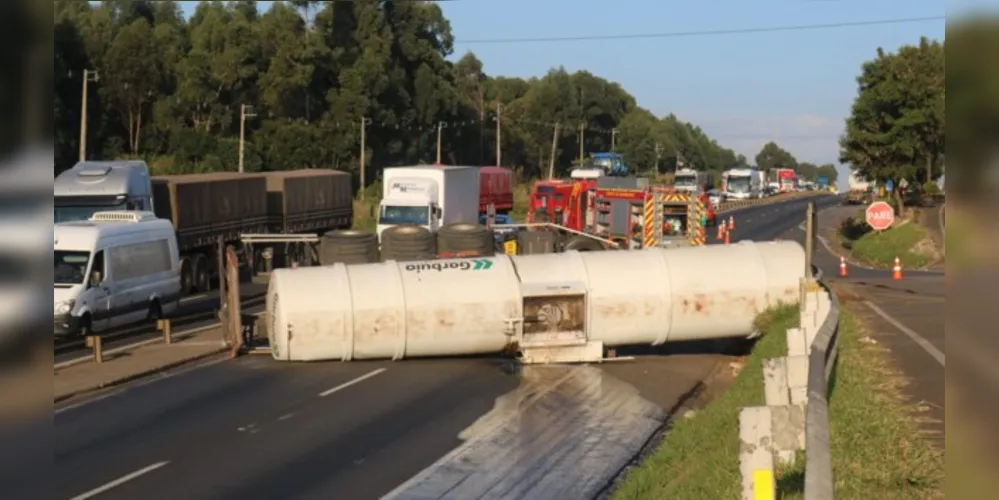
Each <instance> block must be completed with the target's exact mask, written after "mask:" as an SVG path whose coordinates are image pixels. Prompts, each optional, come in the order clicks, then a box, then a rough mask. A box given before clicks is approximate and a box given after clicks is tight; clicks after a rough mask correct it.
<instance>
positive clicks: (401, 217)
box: [378, 205, 430, 226]
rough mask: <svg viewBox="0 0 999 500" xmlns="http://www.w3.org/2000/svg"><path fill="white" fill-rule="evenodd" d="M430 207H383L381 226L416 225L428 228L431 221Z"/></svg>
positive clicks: (380, 218)
mask: <svg viewBox="0 0 999 500" xmlns="http://www.w3.org/2000/svg"><path fill="white" fill-rule="evenodd" d="M429 215H430V208H429V207H425V206H424V207H406V206H396V205H386V206H382V213H381V217H379V218H378V223H379V224H416V225H419V226H426V225H427V224H429V223H430V222H429V220H430V217H429Z"/></svg>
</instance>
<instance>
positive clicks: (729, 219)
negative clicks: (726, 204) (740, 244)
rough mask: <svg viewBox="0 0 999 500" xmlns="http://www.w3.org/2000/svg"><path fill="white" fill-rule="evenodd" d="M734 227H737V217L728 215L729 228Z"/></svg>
mask: <svg viewBox="0 0 999 500" xmlns="http://www.w3.org/2000/svg"><path fill="white" fill-rule="evenodd" d="M733 229H735V217H734V216H731V215H729V216H728V230H729V231H731V230H733Z"/></svg>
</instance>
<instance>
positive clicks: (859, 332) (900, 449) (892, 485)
mask: <svg viewBox="0 0 999 500" xmlns="http://www.w3.org/2000/svg"><path fill="white" fill-rule="evenodd" d="M840 321H841V323H840V344H839V349H840V351H839V362H838V365H837V371H836V375H835V381H834V385H833V394H832V399H831V401H830V407H829V421H830V429H829V431H830V435H831V445H830V446H831V451H832V457H833V475H834V477H835V480H836V498H837V499H840V500H853V499H856V500H867V499H875V498H876V499H879V500H880V499H899V500H903V499H905V500H917V499H933V498H943V497H944V456H943V453H942V452H941V451H939V450H935V449H934V448H933V447H932V445H931V444H930V443H929V441H927V440H926V439H924V438H923V437H921V436H920V433H919V427H918V425H919V424H918V422H917V421H916V417H917V414H916V407H915V405H912V404H910V403H907V402H905V400H904V398H903V396H902V388H903V386H904V379H903V377H902V375H901V374H900V373H899V372H898V370H897V369H896V368H895V367H894V366H893V365H892V363H891V361H890V358H889V357H888V353H887V352H886V351H885V350H884V349H883V348H881V347H879V346H877V345H876V344H873V343H870V342H869V341H865V340H862V339H866V338H867V337H866V336H865V334H864V331H863V329H862V327H861V323H860V321H859V320H858V319H857V318H856V316H854V315H853V314H851V313H849V312H843V313H842V314H841V316H840ZM804 467H805V464H804V462H798V463H797V464H795V466H794V467H790V468H788V469H785V470H782V471H780V475H779V477H778V484H782V485H784V486H786V487H787V488H786V489H785V490H783V492H784V495H783V496H782V498H785V499H798V498H802V493H801V488H802V487H803V486H802V478H803V477H804Z"/></svg>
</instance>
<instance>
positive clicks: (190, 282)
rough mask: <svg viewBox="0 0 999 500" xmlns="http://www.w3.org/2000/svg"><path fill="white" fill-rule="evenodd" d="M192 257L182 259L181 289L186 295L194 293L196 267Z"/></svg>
mask: <svg viewBox="0 0 999 500" xmlns="http://www.w3.org/2000/svg"><path fill="white" fill-rule="evenodd" d="M192 267H193V266H192V264H191V259H189V258H187V257H184V258H182V259H180V291H181V293H183V294H184V295H191V294H192V293H194V269H192Z"/></svg>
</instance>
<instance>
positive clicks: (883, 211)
mask: <svg viewBox="0 0 999 500" xmlns="http://www.w3.org/2000/svg"><path fill="white" fill-rule="evenodd" d="M865 215H866V218H867V224H869V225H870V226H871V227H872V228H874V230H875V231H884V230H885V229H888V228H889V227H891V225H892V223H893V222H895V210H894V209H892V208H891V205H889V204H887V203H885V202H883V201H876V202H874V203H871V204H870V206H868V207H867V210H866V211H865Z"/></svg>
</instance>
